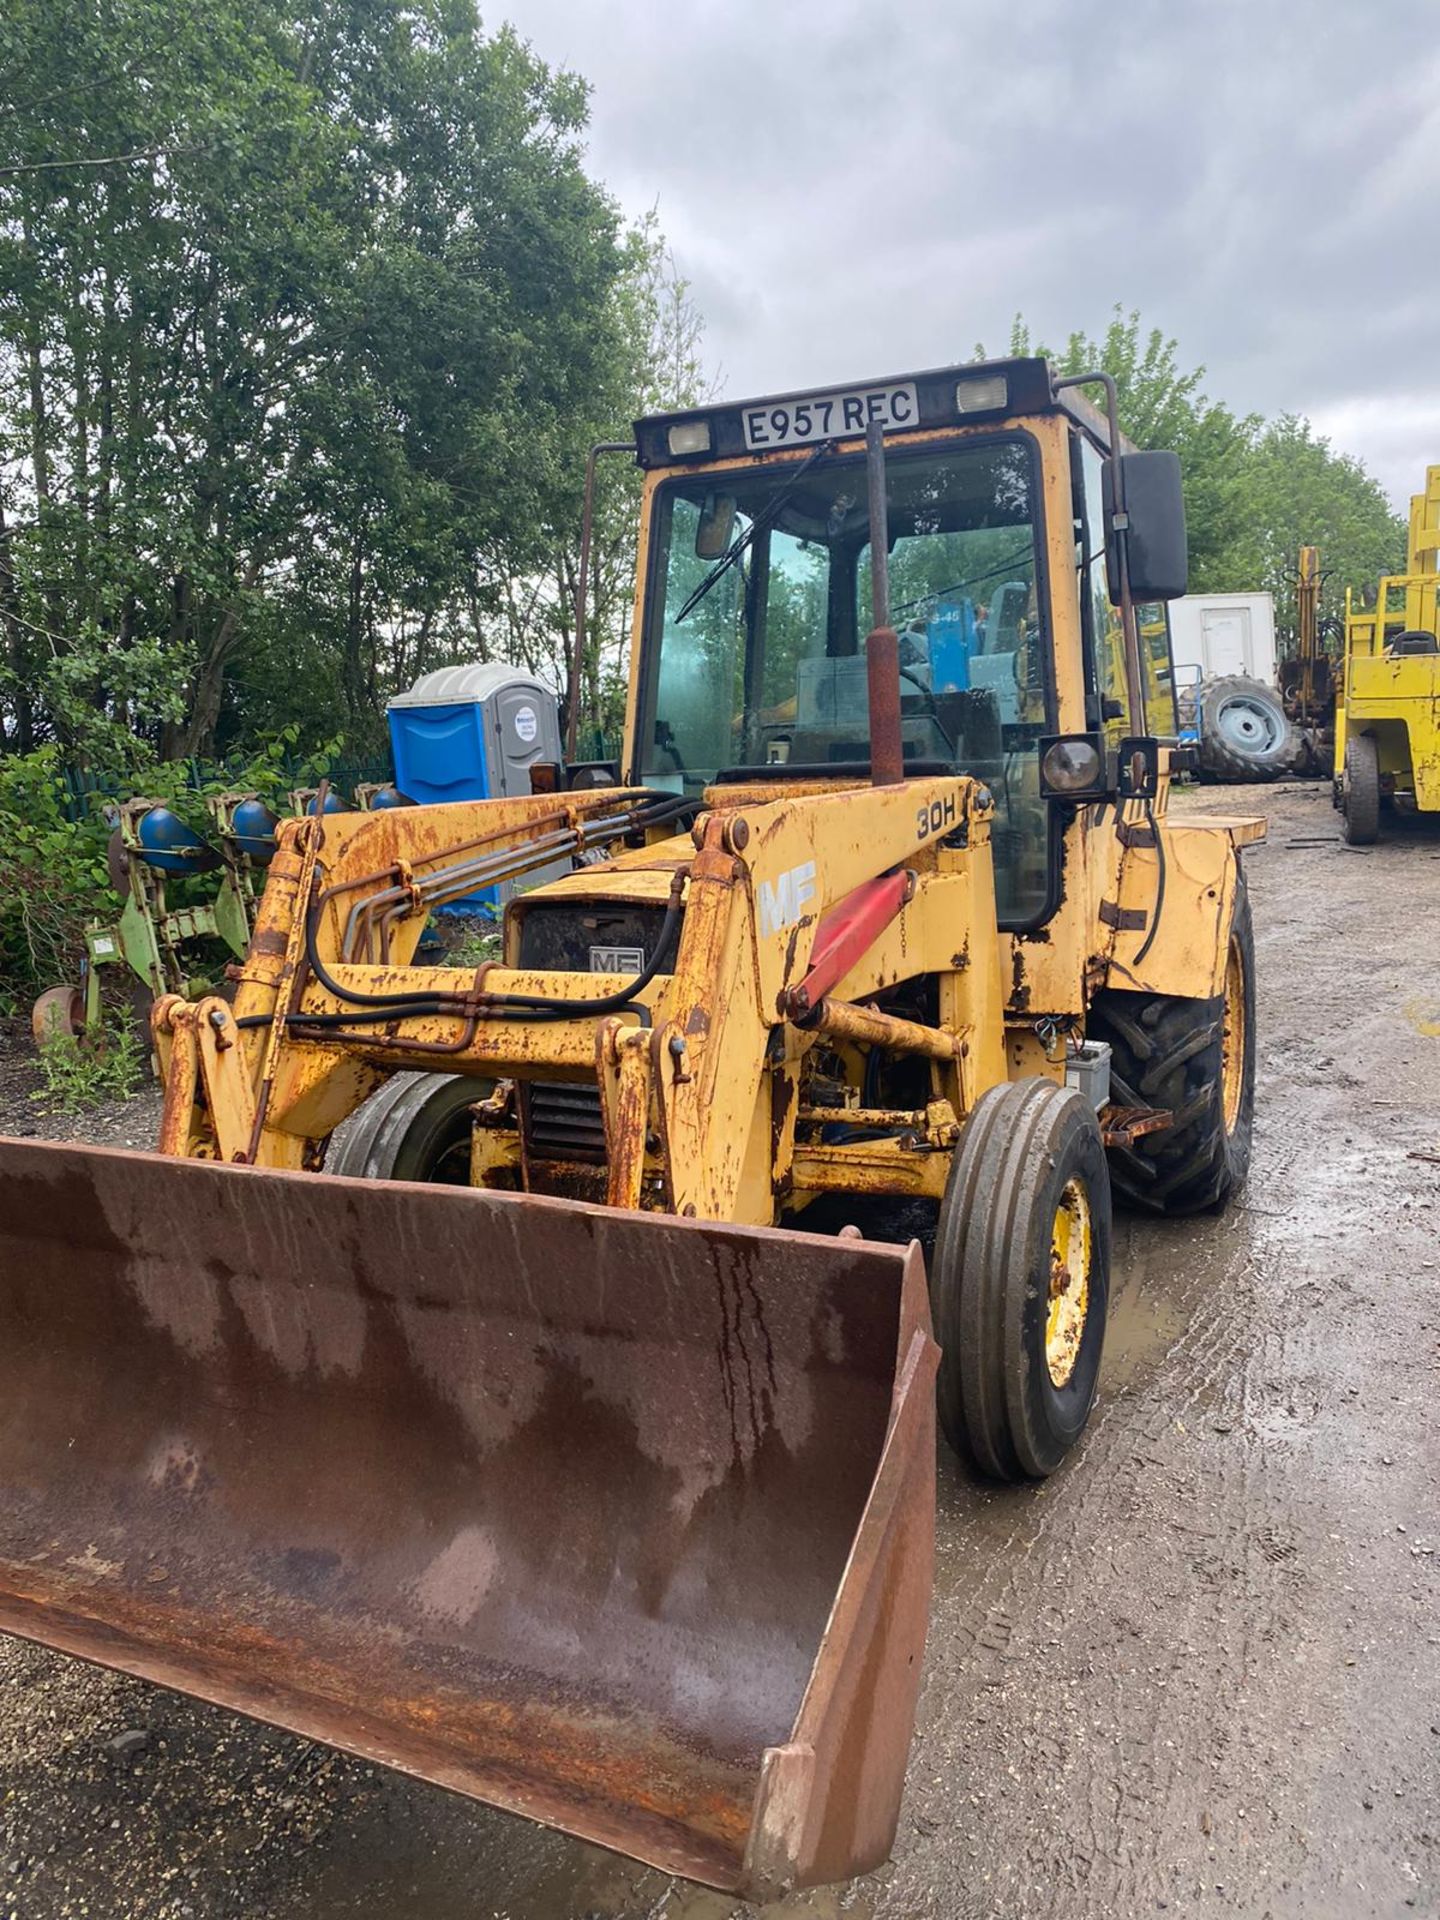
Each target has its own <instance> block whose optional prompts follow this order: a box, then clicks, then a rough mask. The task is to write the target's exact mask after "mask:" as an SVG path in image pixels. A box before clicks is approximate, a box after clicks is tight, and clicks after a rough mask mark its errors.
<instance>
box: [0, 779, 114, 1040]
mask: <svg viewBox="0 0 1440 1920" xmlns="http://www.w3.org/2000/svg"><path fill="white" fill-rule="evenodd" d="M66 798H67V796H66V791H65V783H64V781H63V779H62V777H61V774H60V764H59V751H58V749H57V748H55V747H53V746H52V747H42V748H41V749H39V750H38V751H37V752H35V753H32V754H25V755H10V756H7V757H4V758H0V992H4V993H5V994H6V995H7V996H8V997H10V998H11V1000H12V1004H15V1001H16V996H19V997H29V996H31V995H33V994H34V993H36V992H39V991H40V990H41V989H42V988H44V987H50V986H55V985H57V984H59V983H60V982H61V981H66V980H76V979H78V977H79V963H80V959H81V956H82V955H83V953H84V947H85V940H84V929H85V922H86V920H87V919H89V918H90V917H92V916H93V915H95V914H97V913H100V912H102V911H108V910H109V909H108V908H107V901H112V896H110V894H109V892H108V888H107V884H106V875H105V840H106V836H107V830H106V828H105V825H104V823H103V821H101V820H100V819H99V818H98V817H97V818H92V819H87V820H84V821H82V822H80V823H78V824H77V823H76V822H74V821H72V820H70V819H69V818H67V815H66V809H65V803H66Z"/></svg>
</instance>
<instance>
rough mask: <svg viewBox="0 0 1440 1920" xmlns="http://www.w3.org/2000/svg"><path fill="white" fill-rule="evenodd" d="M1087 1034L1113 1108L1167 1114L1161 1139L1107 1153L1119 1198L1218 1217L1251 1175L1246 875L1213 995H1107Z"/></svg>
mask: <svg viewBox="0 0 1440 1920" xmlns="http://www.w3.org/2000/svg"><path fill="white" fill-rule="evenodd" d="M1086 1035H1087V1037H1088V1038H1089V1039H1092V1040H1108V1041H1109V1043H1110V1093H1111V1098H1112V1099H1113V1100H1114V1101H1115V1102H1116V1103H1117V1105H1119V1106H1122V1107H1160V1108H1164V1109H1167V1110H1168V1111H1169V1112H1170V1113H1172V1114H1173V1115H1174V1119H1173V1120H1172V1122H1171V1124H1170V1125H1169V1126H1168V1127H1165V1128H1162V1129H1161V1130H1160V1131H1159V1132H1158V1133H1147V1134H1143V1135H1142V1136H1141V1137H1140V1138H1139V1139H1138V1140H1137V1141H1136V1142H1135V1144H1134V1145H1133V1146H1130V1147H1112V1148H1111V1150H1110V1178H1111V1180H1112V1182H1113V1183H1114V1188H1115V1192H1116V1195H1117V1196H1118V1197H1119V1198H1120V1199H1122V1200H1124V1201H1126V1202H1127V1203H1128V1204H1129V1205H1131V1206H1133V1207H1136V1208H1141V1209H1144V1210H1145V1211H1148V1212H1150V1213H1164V1214H1187V1213H1204V1212H1206V1211H1213V1212H1219V1211H1221V1210H1222V1209H1223V1207H1224V1206H1225V1204H1226V1202H1227V1201H1228V1199H1229V1197H1230V1195H1231V1194H1232V1193H1233V1192H1234V1191H1235V1190H1236V1188H1238V1187H1239V1186H1240V1185H1241V1183H1242V1182H1243V1181H1244V1178H1245V1175H1246V1173H1247V1171H1248V1170H1249V1166H1250V1134H1251V1126H1252V1119H1253V1112H1254V1105H1255V936H1254V932H1253V930H1252V928H1251V924H1250V897H1249V894H1248V892H1247V890H1246V886H1245V877H1244V875H1243V874H1242V875H1241V876H1240V877H1239V879H1238V880H1237V882H1236V887H1235V911H1234V913H1233V915H1232V917H1231V921H1230V935H1229V939H1228V941H1227V944H1226V954H1225V977H1224V989H1223V991H1222V992H1221V994H1220V995H1219V997H1218V998H1216V999H1214V1000H1192V999H1188V998H1185V997H1183V996H1181V995H1179V994H1168V993H1121V992H1118V991H1110V990H1107V991H1106V992H1104V993H1099V994H1097V995H1096V996H1095V999H1094V1001H1093V1003H1092V1005H1091V1008H1090V1014H1089V1018H1088V1019H1087V1021H1086Z"/></svg>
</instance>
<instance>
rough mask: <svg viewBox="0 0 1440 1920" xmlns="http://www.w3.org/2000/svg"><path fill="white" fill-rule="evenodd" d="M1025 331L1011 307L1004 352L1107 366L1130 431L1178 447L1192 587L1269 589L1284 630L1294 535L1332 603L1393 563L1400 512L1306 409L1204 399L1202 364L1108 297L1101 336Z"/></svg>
mask: <svg viewBox="0 0 1440 1920" xmlns="http://www.w3.org/2000/svg"><path fill="white" fill-rule="evenodd" d="M1031 341H1032V336H1031V333H1030V329H1029V327H1028V326H1027V325H1026V324H1025V322H1024V321H1023V320H1022V319H1021V318H1019V316H1017V317H1016V320H1015V323H1014V326H1013V328H1012V330H1011V338H1010V351H1011V352H1012V353H1015V354H1025V353H1043V354H1045V355H1046V357H1047V358H1048V359H1050V360H1051V361H1052V362H1053V363H1054V365H1055V366H1056V367H1057V368H1058V369H1059V370H1060V371H1061V372H1064V373H1084V372H1087V371H1089V370H1091V369H1094V368H1098V369H1099V370H1100V371H1102V372H1105V373H1109V374H1112V375H1113V376H1114V379H1115V384H1116V389H1117V394H1118V399H1119V405H1120V420H1121V425H1122V427H1123V428H1124V430H1125V432H1126V433H1127V434H1128V435H1129V437H1130V438H1131V439H1132V440H1134V441H1135V442H1136V444H1137V445H1139V446H1141V447H1168V448H1170V449H1172V450H1173V451H1174V452H1175V453H1178V454H1179V456H1180V462H1181V467H1182V470H1183V472H1184V477H1185V517H1186V523H1187V528H1188V532H1189V536H1190V590H1191V592H1192V593H1251V592H1255V591H1257V590H1265V591H1268V592H1271V593H1273V594H1274V595H1275V596H1276V616H1277V621H1278V623H1279V625H1280V627H1281V629H1282V631H1283V632H1293V629H1294V608H1295V574H1296V569H1297V566H1298V562H1299V550H1300V548H1301V546H1302V545H1310V546H1318V547H1319V548H1320V550H1321V561H1322V565H1323V566H1324V569H1325V576H1326V580H1327V585H1328V590H1329V600H1330V606H1331V608H1332V609H1333V610H1334V611H1337V612H1338V611H1339V609H1340V606H1341V604H1342V602H1343V597H1344V589H1345V587H1346V586H1350V587H1353V588H1355V589H1356V590H1357V591H1364V590H1366V589H1367V588H1368V589H1373V586H1374V583H1375V581H1376V579H1377V578H1378V577H1379V576H1380V575H1381V574H1382V573H1386V572H1390V571H1393V570H1394V569H1395V568H1396V567H1397V566H1399V565H1400V564H1401V563H1402V560H1403V555H1404V546H1405V528H1404V523H1403V521H1402V520H1401V519H1400V518H1399V517H1398V516H1397V515H1396V514H1395V513H1394V512H1393V511H1392V510H1391V508H1390V506H1389V503H1388V502H1387V500H1386V498H1385V496H1384V493H1383V492H1382V490H1381V488H1380V487H1379V485H1378V484H1377V482H1376V481H1375V480H1373V479H1372V478H1371V476H1370V475H1369V474H1368V473H1366V471H1365V468H1364V466H1363V465H1362V464H1361V462H1360V461H1358V460H1356V459H1353V458H1352V457H1351V456H1350V455H1348V454H1344V453H1337V452H1336V451H1335V450H1334V449H1333V448H1332V447H1331V446H1330V443H1329V442H1328V441H1327V440H1325V439H1323V438H1320V437H1319V436H1317V435H1316V434H1315V433H1314V432H1313V431H1312V429H1311V427H1310V424H1309V422H1308V421H1305V420H1301V419H1298V418H1296V417H1295V416H1293V415H1288V414H1286V415H1282V416H1280V417H1279V418H1278V419H1276V420H1274V421H1271V422H1269V423H1268V424H1267V423H1266V422H1265V421H1264V420H1262V419H1261V417H1260V416H1259V415H1257V414H1246V415H1237V414H1234V413H1232V412H1231V410H1230V409H1229V408H1228V407H1227V406H1225V405H1224V404H1223V403H1222V402H1220V401H1215V400H1211V399H1210V398H1209V397H1208V396H1207V395H1206V394H1205V393H1204V392H1203V390H1202V383H1203V381H1204V379H1205V369H1204V367H1195V368H1192V369H1189V370H1187V369H1185V368H1184V367H1183V365H1182V364H1181V360H1180V348H1179V343H1178V342H1177V341H1175V340H1172V339H1167V338H1166V337H1165V335H1164V334H1163V333H1161V332H1160V331H1159V329H1158V328H1152V329H1150V330H1149V331H1148V332H1146V331H1144V329H1143V328H1142V325H1141V321H1140V316H1139V314H1138V313H1137V312H1133V311H1132V312H1130V313H1126V312H1125V311H1124V310H1123V309H1122V308H1120V307H1118V306H1117V307H1116V308H1115V310H1114V313H1113V315H1112V317H1111V321H1110V325H1109V326H1108V327H1107V329H1106V331H1105V334H1104V336H1103V337H1102V338H1101V339H1099V340H1093V339H1091V338H1090V336H1089V335H1087V334H1085V333H1083V332H1079V333H1072V334H1071V335H1070V337H1069V339H1068V340H1067V341H1066V343H1065V347H1064V350H1063V351H1062V352H1060V353H1055V352H1053V351H1051V350H1049V349H1047V348H1044V347H1035V346H1033V345H1032V344H1031ZM984 357H985V355H984V353H983V350H980V349H977V358H980V359H983V358H984Z"/></svg>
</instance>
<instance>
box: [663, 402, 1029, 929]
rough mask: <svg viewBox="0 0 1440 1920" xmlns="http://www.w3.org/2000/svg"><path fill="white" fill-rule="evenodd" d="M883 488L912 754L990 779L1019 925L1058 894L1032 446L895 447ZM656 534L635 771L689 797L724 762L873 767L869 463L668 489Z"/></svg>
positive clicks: (1004, 896) (824, 464)
mask: <svg viewBox="0 0 1440 1920" xmlns="http://www.w3.org/2000/svg"><path fill="white" fill-rule="evenodd" d="M886 487H887V494H888V507H889V527H890V538H891V549H890V612H891V621H892V624H893V625H894V626H895V628H896V630H897V631H898V633H899V635H900V675H901V677H900V694H901V733H902V741H903V747H904V753H905V759H906V762H907V763H908V764H910V765H912V766H914V767H915V768H916V769H917V771H918V770H919V769H920V768H921V767H924V768H927V769H928V770H932V771H938V770H940V769H941V768H946V769H949V768H954V769H955V770H957V771H961V772H966V773H973V774H975V775H976V776H977V777H978V778H980V779H983V780H984V781H986V782H987V784H988V785H989V786H990V787H991V789H992V790H993V792H994V795H995V801H996V819H995V824H994V827H993V829H992V840H993V843H994V847H995V868H996V874H995V879H996V892H997V897H998V901H999V906H1000V914H1001V918H1002V920H1004V921H1006V922H1007V923H1008V924H1011V925H1015V924H1021V923H1023V922H1025V921H1027V920H1031V919H1034V918H1036V917H1037V916H1038V915H1039V914H1040V913H1041V912H1042V911H1043V910H1044V906H1045V901H1046V895H1047V891H1048V885H1047V883H1048V860H1047V840H1046V832H1047V827H1046V810H1045V807H1044V805H1043V803H1042V801H1041V800H1040V792H1039V778H1038V741H1039V739H1040V736H1041V735H1042V734H1044V733H1046V732H1049V731H1052V730H1053V726H1052V722H1051V720H1050V717H1049V711H1050V705H1051V703H1050V699H1049V692H1048V676H1047V674H1046V671H1045V662H1046V659H1047V647H1046V641H1045V635H1044V633H1043V631H1042V628H1041V613H1040V608H1041V598H1040V596H1039V594H1038V593H1037V591H1036V569H1037V565H1038V562H1037V532H1038V529H1037V526H1036V524H1035V520H1036V515H1037V509H1036V506H1035V503H1034V501H1033V498H1032V495H1033V488H1034V482H1033V480H1032V457H1031V448H1030V445H1029V443H1028V442H1027V441H1023V440H1019V439H1007V440H992V441H988V442H981V443H978V444H977V443H966V444H965V445H964V446H962V447H954V448H947V449H946V450H945V451H944V452H933V451H932V452H921V453H913V454H900V453H892V454H890V455H889V456H888V458H887V460H886ZM655 527H656V537H655V544H654V548H653V559H652V565H653V566H654V567H655V568H656V569H657V573H656V578H655V588H656V590H655V592H654V593H653V595H652V600H651V607H650V616H649V617H650V620H651V622H652V626H651V633H650V656H649V657H650V662H651V665H650V669H649V673H648V682H647V685H646V686H645V687H644V688H643V689H642V700H643V702H644V710H643V712H642V718H641V725H640V731H639V739H640V742H641V755H642V765H641V767H640V769H639V773H640V777H641V779H643V780H644V781H645V782H646V783H647V784H648V785H651V786H658V787H668V788H671V789H673V790H675V791H677V792H679V791H683V792H687V793H694V792H698V791H699V790H700V789H701V788H702V787H704V786H706V785H708V784H709V783H710V782H712V781H713V780H714V779H715V778H716V777H717V775H719V774H721V773H724V772H727V771H730V770H733V769H743V768H746V767H762V766H777V765H784V766H788V767H791V768H793V769H794V770H795V771H796V772H797V773H798V772H799V770H800V769H801V768H812V769H814V768H819V769H825V770H830V769H837V770H838V769H839V768H842V767H847V766H855V765H857V764H859V765H863V764H864V763H866V762H867V761H868V758H869V702H868V697H867V692H866V683H865V655H864V645H865V634H866V632H867V631H868V629H869V625H870V618H869V609H870V554H869V523H868V517H867V511H866V496H865V467H864V462H863V461H862V460H854V459H846V460H843V461H840V460H831V459H828V458H820V459H813V458H812V460H811V461H810V462H809V463H807V464H804V465H800V464H798V463H797V464H792V465H786V466H783V467H772V468H769V469H768V470H766V471H764V472H761V473H740V474H736V475H734V476H731V475H729V474H726V475H723V476H721V475H715V474H711V475H709V476H700V475H697V476H696V478H695V479H694V481H689V480H682V481H675V482H671V483H670V484H668V485H667V486H666V487H665V488H663V489H662V491H661V494H660V499H659V502H658V504H657V513H656V521H655ZM701 589H703V591H701Z"/></svg>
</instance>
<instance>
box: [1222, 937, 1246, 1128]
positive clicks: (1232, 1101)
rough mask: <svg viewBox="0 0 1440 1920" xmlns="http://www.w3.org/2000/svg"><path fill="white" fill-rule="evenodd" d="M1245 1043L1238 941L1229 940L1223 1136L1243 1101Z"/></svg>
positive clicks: (1223, 1073)
mask: <svg viewBox="0 0 1440 1920" xmlns="http://www.w3.org/2000/svg"><path fill="white" fill-rule="evenodd" d="M1249 1044H1250V1036H1249V1034H1248V1033H1247V1031H1246V1028H1245V962H1244V960H1243V958H1242V957H1241V953H1240V942H1239V941H1238V940H1233V939H1232V940H1231V942H1230V951H1229V952H1228V953H1227V955H1226V956H1225V1019H1224V1028H1223V1030H1222V1033H1221V1038H1220V1089H1221V1094H1222V1097H1223V1100H1224V1115H1225V1132H1226V1134H1227V1135H1228V1134H1232V1133H1233V1132H1234V1131H1235V1123H1236V1121H1237V1120H1238V1119H1239V1118H1240V1105H1241V1102H1242V1101H1243V1100H1244V1098H1245V1050H1246V1048H1247V1047H1248V1046H1249Z"/></svg>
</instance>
